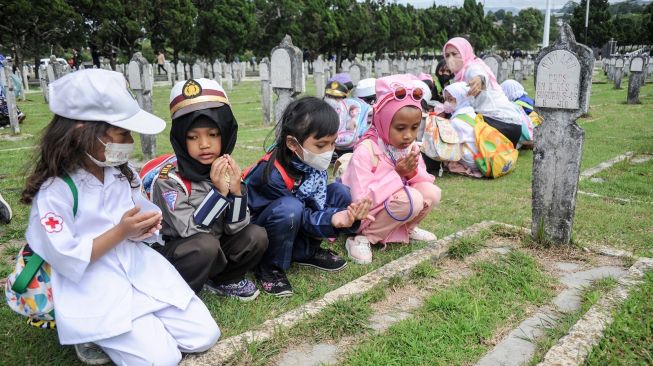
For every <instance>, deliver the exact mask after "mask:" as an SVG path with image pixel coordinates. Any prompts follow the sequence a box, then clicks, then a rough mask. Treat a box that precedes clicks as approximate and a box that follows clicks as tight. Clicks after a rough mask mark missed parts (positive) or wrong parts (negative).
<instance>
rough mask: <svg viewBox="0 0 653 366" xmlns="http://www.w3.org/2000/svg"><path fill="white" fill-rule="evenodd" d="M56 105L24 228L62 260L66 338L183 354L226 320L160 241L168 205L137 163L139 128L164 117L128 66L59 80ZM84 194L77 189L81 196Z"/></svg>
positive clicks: (40, 248)
mask: <svg viewBox="0 0 653 366" xmlns="http://www.w3.org/2000/svg"><path fill="white" fill-rule="evenodd" d="M49 106H50V110H52V112H53V113H54V114H55V115H54V118H53V119H52V121H51V122H50V124H49V125H48V126H47V127H46V129H45V133H44V135H43V138H42V140H41V143H40V148H39V154H38V157H37V158H36V164H35V168H34V171H33V173H32V174H31V175H30V176H29V177H28V178H27V184H26V188H25V190H24V191H23V193H22V199H21V200H22V202H23V203H26V204H30V203H31V204H32V209H31V211H30V215H29V223H28V226H27V232H26V234H25V237H26V239H27V242H28V243H29V245H30V246H31V248H32V249H33V250H34V252H35V253H38V254H39V255H40V256H41V257H42V258H43V259H44V260H45V261H46V262H48V263H49V264H50V265H51V267H52V277H51V284H52V294H53V301H54V307H55V312H56V324H57V332H58V334H59V341H60V342H61V344H79V343H84V342H94V343H95V344H97V345H98V346H100V347H101V348H102V350H104V352H106V353H107V355H109V357H110V358H111V360H112V361H113V362H114V363H116V364H117V365H152V364H155V365H173V364H177V363H178V362H179V361H180V360H181V353H182V352H184V353H189V352H202V351H205V350H207V349H208V348H209V347H211V346H212V345H213V344H214V343H215V342H216V341H217V339H218V338H219V336H220V330H219V328H218V326H217V325H216V323H215V321H214V320H213V318H212V317H211V314H210V313H209V311H208V309H207V308H206V306H204V304H203V303H202V301H201V300H200V299H199V298H198V297H197V296H195V294H194V293H193V291H192V290H191V289H190V288H189V287H188V285H187V284H186V282H185V281H184V279H183V278H182V277H181V276H180V275H179V273H178V272H177V271H176V270H175V268H174V267H173V266H172V265H171V264H170V263H168V261H166V260H165V258H163V257H162V256H161V255H160V254H159V253H157V252H156V251H154V250H153V249H152V248H150V247H149V245H148V244H146V242H147V243H149V242H153V241H154V239H155V238H156V233H157V231H158V230H159V228H160V227H161V225H160V223H161V212H160V211H159V209H158V208H157V207H156V206H155V205H153V204H151V203H150V202H149V201H147V200H146V199H145V198H144V197H143V196H142V195H141V181H140V179H139V177H138V175H137V174H136V173H135V172H134V171H133V170H132V168H131V167H129V165H128V162H127V159H128V157H129V155H130V153H131V152H132V150H133V146H134V145H133V142H134V140H133V139H132V136H131V131H134V132H137V133H144V134H156V133H159V132H161V131H162V130H163V129H164V127H165V122H164V121H163V120H161V119H160V118H158V117H155V116H154V115H152V114H149V113H147V112H145V111H143V110H141V109H140V108H139V106H138V104H137V103H136V100H135V99H134V98H133V97H132V95H131V94H130V92H129V91H128V89H127V83H126V81H125V78H124V77H123V75H122V74H120V73H117V72H113V71H107V70H99V69H91V70H82V71H78V72H74V73H71V74H69V75H66V76H64V77H62V78H61V79H59V80H57V81H55V82H53V83H52V84H50V103H49ZM75 197H77V199H76V198H75Z"/></svg>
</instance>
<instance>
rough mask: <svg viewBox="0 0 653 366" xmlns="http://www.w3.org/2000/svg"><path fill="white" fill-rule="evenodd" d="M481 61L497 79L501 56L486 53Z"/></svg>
mask: <svg viewBox="0 0 653 366" xmlns="http://www.w3.org/2000/svg"><path fill="white" fill-rule="evenodd" d="M483 62H485V64H486V65H487V67H489V68H490V70H492V73H493V74H494V76H495V77H496V78H497V81H498V80H499V66H500V64H501V58H500V57H499V56H496V55H487V56H485V57H483ZM499 82H500V81H499Z"/></svg>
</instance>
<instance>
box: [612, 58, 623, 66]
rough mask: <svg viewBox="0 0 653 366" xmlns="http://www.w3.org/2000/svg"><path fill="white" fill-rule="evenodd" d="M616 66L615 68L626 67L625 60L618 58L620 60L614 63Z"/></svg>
mask: <svg viewBox="0 0 653 366" xmlns="http://www.w3.org/2000/svg"><path fill="white" fill-rule="evenodd" d="M614 66H615V67H624V59H623V58H621V57H620V58H618V59H617V60H616V61H615V62H614Z"/></svg>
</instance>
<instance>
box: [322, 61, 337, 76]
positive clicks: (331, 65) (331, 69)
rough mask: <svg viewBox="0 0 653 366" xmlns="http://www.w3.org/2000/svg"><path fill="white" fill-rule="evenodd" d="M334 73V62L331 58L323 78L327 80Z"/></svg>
mask: <svg viewBox="0 0 653 366" xmlns="http://www.w3.org/2000/svg"><path fill="white" fill-rule="evenodd" d="M335 74H336V62H335V61H333V60H331V61H329V75H325V76H324V78H325V79H326V80H329V79H330V78H332V77H333V75H335Z"/></svg>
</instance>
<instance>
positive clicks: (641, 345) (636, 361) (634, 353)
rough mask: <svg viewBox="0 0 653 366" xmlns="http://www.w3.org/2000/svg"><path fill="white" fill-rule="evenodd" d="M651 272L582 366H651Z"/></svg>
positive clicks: (652, 354) (652, 337) (616, 315)
mask: <svg viewBox="0 0 653 366" xmlns="http://www.w3.org/2000/svg"><path fill="white" fill-rule="evenodd" d="M651 293H653V272H648V273H646V274H645V276H644V283H643V284H642V285H641V286H639V288H638V289H637V290H635V291H633V292H632V293H631V294H630V297H629V298H628V299H627V300H626V301H625V302H624V304H623V305H622V306H621V308H620V309H619V310H618V311H617V313H616V314H615V317H614V321H613V322H612V324H610V325H609V326H608V328H607V329H606V330H605V332H604V334H603V339H602V340H601V341H600V342H599V344H598V345H596V346H594V348H592V351H591V352H590V354H589V356H588V358H587V361H586V362H585V364H586V365H652V364H653V316H651V314H653V302H651Z"/></svg>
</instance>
